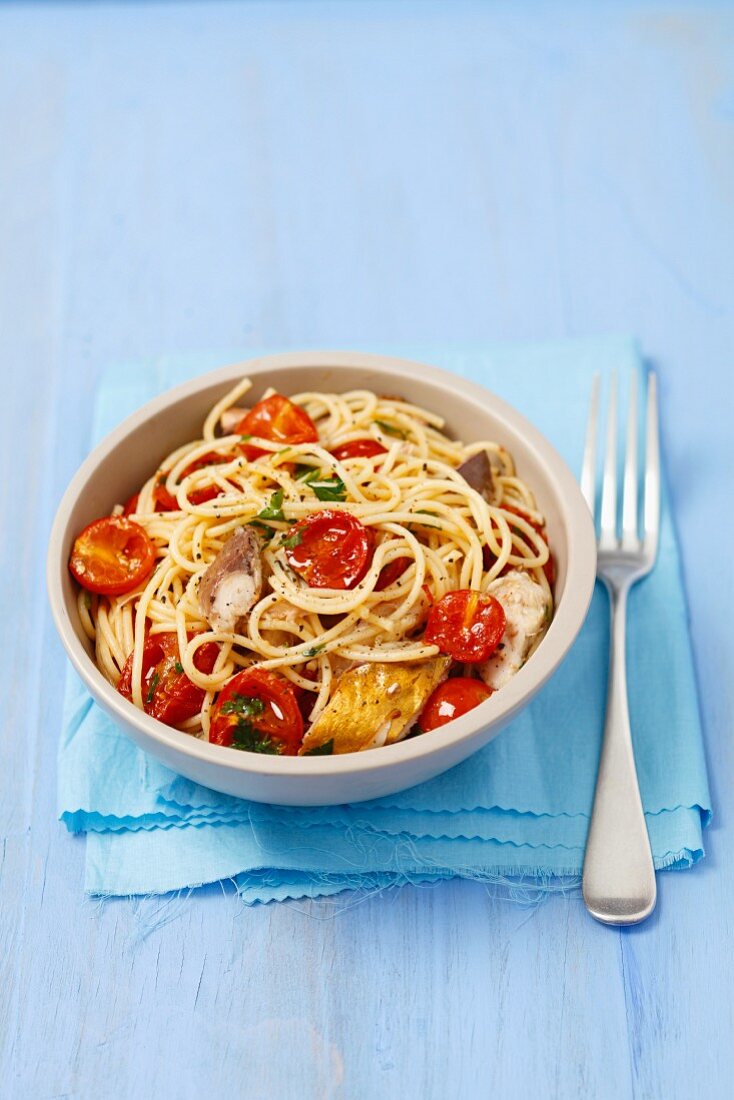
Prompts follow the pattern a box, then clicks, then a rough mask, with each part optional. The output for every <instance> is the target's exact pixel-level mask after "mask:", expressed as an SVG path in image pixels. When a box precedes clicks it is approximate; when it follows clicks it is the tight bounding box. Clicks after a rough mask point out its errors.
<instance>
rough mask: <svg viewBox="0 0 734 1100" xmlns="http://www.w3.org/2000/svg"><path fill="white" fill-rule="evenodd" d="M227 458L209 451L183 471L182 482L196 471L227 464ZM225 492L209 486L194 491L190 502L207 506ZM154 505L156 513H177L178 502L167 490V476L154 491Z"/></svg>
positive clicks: (216, 486) (162, 477)
mask: <svg viewBox="0 0 734 1100" xmlns="http://www.w3.org/2000/svg"><path fill="white" fill-rule="evenodd" d="M225 461H226V458H225V457H224V456H222V455H220V454H217V453H216V451H207V452H206V454H203V455H200V456H199V458H196V459H194V461H193V462H190V463H189V464H188V466H185V467H184V468H183V470H182V471H181V480H182V481H183V479H184V478H185V477H188V476H189V474H193V473H194V472H195V471H196V470H203V469H204V467H205V466H214V465H216V464H217V463H219V462H225ZM223 492H224V490H223V489H220V488H219V486H218V485H207V486H206V487H205V488H201V489H194V491H193V492H192V493H191V494H190V496H189V502H190V503H191V504H206V503H207V501H210V500H215V499H216V498H217V497H219V496H221V495H222V493H223ZM153 505H154V508H155V511H156V512H177V511H178V501H177V499H176V497H175V496H173V494H172V493H169V491H168V489H167V488H166V479H165V476H161V478H160V479H159V481H158V483H157V484H156V485H155V487H154V489H153Z"/></svg>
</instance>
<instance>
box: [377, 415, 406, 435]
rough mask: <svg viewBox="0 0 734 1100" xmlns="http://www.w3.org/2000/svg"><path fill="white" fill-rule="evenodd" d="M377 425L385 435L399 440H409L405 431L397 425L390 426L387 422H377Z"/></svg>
mask: <svg viewBox="0 0 734 1100" xmlns="http://www.w3.org/2000/svg"><path fill="white" fill-rule="evenodd" d="M375 424H376V425H377V427H378V428H381V429H382V431H383V432H384V433H385V435H394V436H395V437H396V438H397V439H407V436H406V434H405V432H404V431H403V429H402V428H398V427H396V426H395V424H388V423H387V422H386V421H385V420H376V421H375Z"/></svg>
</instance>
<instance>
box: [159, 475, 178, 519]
mask: <svg viewBox="0 0 734 1100" xmlns="http://www.w3.org/2000/svg"><path fill="white" fill-rule="evenodd" d="M153 510H154V511H156V512H177V511H178V501H177V500H176V498H175V496H174V495H173V494H172V493H169V491H168V489H167V488H166V479H165V477H163V476H161V477H160V478H159V479H158V481H157V482H156V484H155V486H154V487H153Z"/></svg>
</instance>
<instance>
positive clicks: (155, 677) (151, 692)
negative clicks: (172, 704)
mask: <svg viewBox="0 0 734 1100" xmlns="http://www.w3.org/2000/svg"><path fill="white" fill-rule="evenodd" d="M159 680H160V676H159V675H158V673H157V672H154V673H153V678H152V680H151V681H150V686H149V688H148V694H147V695H146V696H145V701H146V703H152V702H153V696H154V695H155V689H156V688H157V687H158V681H159Z"/></svg>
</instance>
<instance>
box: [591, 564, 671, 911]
mask: <svg viewBox="0 0 734 1100" xmlns="http://www.w3.org/2000/svg"><path fill="white" fill-rule="evenodd" d="M605 583H606V586H607V591H608V592H609V603H610V610H611V639H610V650H609V681H608V685H607V713H606V720H605V724H604V741H603V744H602V750H601V759H600V761H599V773H598V775H597V780H596V793H595V795H594V809H593V811H592V814H591V825H590V828H589V836H588V839H587V842H586V856H585V858H584V874H583V895H584V901H585V902H586V907H587V909H588V910H589V912H590V913H591V915H592V917H596V919H597V920H599V921H602V922H603V923H604V924H617V925H623V924H637V923H639V921H642V920H645V918H646V917H648V916H649V915H650V913H651V912H652V911H653V909H654V908H655V898H656V886H655V870H654V867H653V862H652V852H651V851H650V839H649V837H648V835H647V826H646V824H645V815H644V813H643V810H642V800H641V798H640V788H639V785H638V783H637V770H636V768H635V757H634V752H633V749H632V733H631V730H630V718H629V707H628V705H627V670H626V666H625V634H626V617H627V592H628V586H627V585H626V584H624V583H622V584H620V585H615V584H613V583H610V582H606V581H605Z"/></svg>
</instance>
